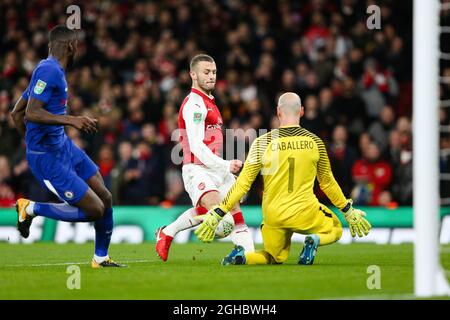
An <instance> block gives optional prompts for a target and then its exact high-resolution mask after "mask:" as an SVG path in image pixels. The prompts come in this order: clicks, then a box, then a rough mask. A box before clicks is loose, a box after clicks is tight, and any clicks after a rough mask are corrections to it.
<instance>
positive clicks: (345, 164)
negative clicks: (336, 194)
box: [328, 125, 358, 196]
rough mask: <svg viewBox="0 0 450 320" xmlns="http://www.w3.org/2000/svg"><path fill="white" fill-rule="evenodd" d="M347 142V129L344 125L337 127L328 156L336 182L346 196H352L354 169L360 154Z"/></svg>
mask: <svg viewBox="0 0 450 320" xmlns="http://www.w3.org/2000/svg"><path fill="white" fill-rule="evenodd" d="M347 140H348V134H347V129H346V128H345V127H344V126H342V125H338V126H336V127H335V128H334V130H333V135H332V141H331V144H330V146H329V148H328V149H329V151H328V155H329V157H330V163H331V168H332V170H333V175H334V176H335V178H336V181H337V182H338V183H339V185H340V186H341V189H342V191H343V192H344V194H345V195H346V196H350V192H351V190H352V187H353V179H352V167H353V164H354V163H355V162H356V160H357V159H358V154H357V152H356V150H355V149H354V148H353V147H352V146H350V145H348V143H347Z"/></svg>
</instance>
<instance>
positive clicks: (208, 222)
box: [194, 206, 226, 242]
mask: <svg viewBox="0 0 450 320" xmlns="http://www.w3.org/2000/svg"><path fill="white" fill-rule="evenodd" d="M225 214H226V212H224V211H223V210H222V209H220V207H219V206H214V207H212V208H211V209H209V211H208V212H207V213H206V214H203V215H199V216H196V217H195V218H194V219H196V220H200V221H202V224H200V226H199V227H198V229H197V230H195V232H194V233H195V234H196V235H197V238H198V239H199V240H200V241H203V242H212V241H213V240H214V235H215V234H216V228H217V226H218V225H219V222H220V220H222V218H223V216H224V215H225Z"/></svg>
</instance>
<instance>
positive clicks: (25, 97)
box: [11, 25, 122, 268]
mask: <svg viewBox="0 0 450 320" xmlns="http://www.w3.org/2000/svg"><path fill="white" fill-rule="evenodd" d="M49 40H50V42H49V56H48V58H47V59H45V60H42V61H41V62H39V64H38V65H37V67H36V68H35V69H34V71H33V74H32V76H31V80H30V84H29V86H28V88H27V89H26V90H25V92H24V93H23V94H22V96H21V97H20V98H19V100H18V101H17V103H16V105H15V106H14V110H13V111H12V114H11V116H12V118H13V120H14V122H15V124H16V127H17V129H18V130H19V132H20V133H21V134H22V136H24V137H25V142H26V156H27V161H28V165H29V167H30V169H31V172H32V173H33V175H34V176H35V177H36V178H37V179H38V180H39V181H40V182H41V183H42V185H44V186H46V187H47V188H48V189H49V190H50V191H52V192H53V193H55V194H56V195H57V196H58V197H59V198H60V199H61V200H62V201H63V203H57V204H56V203H40V202H34V201H31V200H28V199H19V200H18V201H17V203H16V210H17V215H18V221H17V228H18V230H19V232H20V234H21V235H22V236H23V237H24V238H27V237H28V235H29V233H30V226H31V222H32V220H33V218H34V217H35V216H44V217H47V218H51V219H55V220H60V221H68V222H88V221H95V254H94V257H93V259H92V262H91V265H92V267H93V268H101V267H121V266H122V265H120V264H118V263H116V262H114V261H113V260H111V259H110V258H109V256H108V247H109V243H110V240H111V234H112V229H113V212H112V196H111V193H110V192H109V191H108V189H107V188H106V187H105V184H104V182H103V179H102V176H101V175H100V173H99V170H98V167H97V166H96V165H95V163H94V162H93V161H92V160H91V159H90V158H89V157H88V156H87V155H86V153H85V152H84V151H83V150H81V149H80V148H78V147H77V146H76V145H75V144H74V143H73V142H72V140H70V139H69V138H68V137H67V135H66V133H65V131H64V126H66V125H69V126H73V127H75V128H77V129H78V130H82V131H85V132H87V133H94V132H96V131H97V127H96V122H97V120H96V119H92V118H89V117H85V116H77V117H75V116H70V115H66V107H67V82H66V77H65V74H64V68H67V67H69V66H70V65H71V64H72V63H73V60H74V58H75V55H76V52H77V45H78V42H77V37H76V33H75V31H73V30H70V29H68V28H67V27H65V26H62V25H59V26H56V27H54V28H53V29H52V30H51V31H50V34H49Z"/></svg>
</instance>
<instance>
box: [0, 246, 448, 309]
mask: <svg viewBox="0 0 450 320" xmlns="http://www.w3.org/2000/svg"><path fill="white" fill-rule="evenodd" d="M301 247H302V244H299V243H295V244H293V245H292V248H291V255H290V258H289V260H288V261H287V262H286V263H285V264H283V265H271V266H228V267H222V266H221V265H220V260H221V258H222V257H223V256H224V255H226V254H227V253H228V252H229V251H230V249H231V244H230V243H213V244H200V243H191V244H173V246H172V250H171V252H170V255H169V260H168V262H166V263H163V262H162V261H160V260H159V258H157V257H156V254H155V251H154V244H152V243H146V244H140V245H131V244H120V245H112V246H111V250H110V255H111V257H113V258H114V259H115V260H117V261H118V262H125V263H127V264H128V266H129V267H128V268H123V269H97V270H93V269H91V267H90V265H89V264H88V261H89V260H90V258H91V256H92V251H93V244H92V243H88V244H83V245H79V244H65V245H58V244H53V243H35V244H31V245H25V244H22V245H12V244H7V243H1V244H0V299H164V300H166V299H167V300H178V299H190V300H206V299H208V300H209V299H258V300H259V299H262V300H264V299H275V300H277V299H342V298H344V299H353V298H355V299H368V298H374V299H405V298H406V299H409V298H412V297H413V296H412V292H413V246H412V245H406V244H405V245H374V244H352V245H339V244H335V245H330V246H326V247H320V248H319V252H318V255H317V256H316V260H315V264H314V265H312V266H299V265H297V264H296V260H297V256H298V252H299V251H300V249H301ZM449 252H450V246H441V260H442V264H443V266H444V268H445V269H446V270H447V277H448V276H449V270H450V254H449ZM71 263H77V264H78V265H79V266H80V270H81V273H80V275H81V277H80V279H81V289H79V290H77V289H73V290H69V289H68V288H67V285H66V282H67V279H68V277H69V276H70V274H67V273H66V271H67V267H68V265H70V264H71ZM371 265H376V266H378V267H379V268H380V271H381V289H372V290H370V289H368V288H367V279H368V277H370V276H371V275H372V273H368V267H369V266H371Z"/></svg>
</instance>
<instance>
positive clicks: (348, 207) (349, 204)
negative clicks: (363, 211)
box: [341, 202, 352, 213]
mask: <svg viewBox="0 0 450 320" xmlns="http://www.w3.org/2000/svg"><path fill="white" fill-rule="evenodd" d="M351 206H352V204H351V203H350V202H348V203H347V205H346V206H345V207H344V208H343V209H342V210H341V211H342V212H344V213H346V212H347V211H348V210H349V209H350V207H351Z"/></svg>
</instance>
